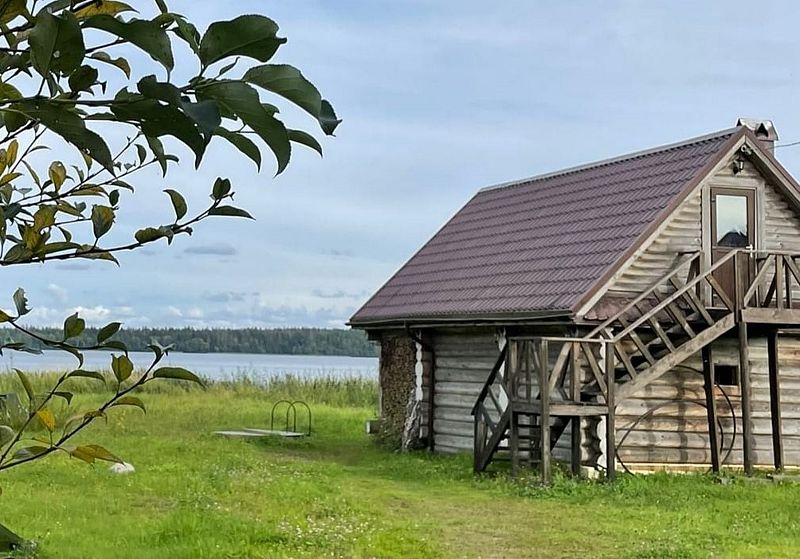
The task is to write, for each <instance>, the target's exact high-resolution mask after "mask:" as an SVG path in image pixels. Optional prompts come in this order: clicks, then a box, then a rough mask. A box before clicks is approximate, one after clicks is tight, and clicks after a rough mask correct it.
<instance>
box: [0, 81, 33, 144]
mask: <svg viewBox="0 0 800 559" xmlns="http://www.w3.org/2000/svg"><path fill="white" fill-rule="evenodd" d="M21 97H22V93H20V91H19V90H18V89H17V88H16V87H14V86H13V85H11V84H9V83H2V82H0V100H8V99H20V98H21ZM2 115H3V123H4V124H5V127H6V130H8V132H15V131H17V130H19V129H20V128H22V127H23V126H25V124H26V123H27V122H28V118H27V117H26V116H25V115H24V114H22V113H20V112H17V111H13V110H4V111H3V112H2Z"/></svg>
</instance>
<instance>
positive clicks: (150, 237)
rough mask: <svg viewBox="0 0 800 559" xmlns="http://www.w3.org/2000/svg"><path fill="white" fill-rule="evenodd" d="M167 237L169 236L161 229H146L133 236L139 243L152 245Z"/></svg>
mask: <svg viewBox="0 0 800 559" xmlns="http://www.w3.org/2000/svg"><path fill="white" fill-rule="evenodd" d="M166 236H167V234H166V233H165V232H164V230H163V229H161V228H160V227H145V228H143V229H139V230H138V231H137V232H136V233H135V234H134V235H133V237H134V238H135V239H136V242H137V243H151V242H153V241H156V240H158V239H161V238H162V237H166Z"/></svg>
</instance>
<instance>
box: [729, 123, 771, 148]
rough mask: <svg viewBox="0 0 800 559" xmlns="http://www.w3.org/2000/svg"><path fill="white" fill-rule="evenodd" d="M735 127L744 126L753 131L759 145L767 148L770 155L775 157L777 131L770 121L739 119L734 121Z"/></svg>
mask: <svg viewBox="0 0 800 559" xmlns="http://www.w3.org/2000/svg"><path fill="white" fill-rule="evenodd" d="M736 126H746V127H747V128H749V129H750V130H752V131H753V134H755V135H756V138H758V139H759V141H760V142H761V145H763V146H764V147H765V148H767V151H769V152H770V153H771V154H772V155H775V142H776V141H777V140H778V131H777V130H775V125H774V124H772V121H771V120H763V119H760V118H740V119H739V120H737V121H736Z"/></svg>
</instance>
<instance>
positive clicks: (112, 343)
mask: <svg viewBox="0 0 800 559" xmlns="http://www.w3.org/2000/svg"><path fill="white" fill-rule="evenodd" d="M102 347H103V348H104V349H117V350H119V351H124V352H125V354H126V355H127V354H128V346H126V345H125V344H124V343H123V342H121V341H119V340H108V341H107V342H103V346H102Z"/></svg>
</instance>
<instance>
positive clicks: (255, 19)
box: [199, 15, 286, 66]
mask: <svg viewBox="0 0 800 559" xmlns="http://www.w3.org/2000/svg"><path fill="white" fill-rule="evenodd" d="M277 33H278V24H276V23H275V22H274V21H272V20H271V19H269V18H268V17H264V16H260V15H244V16H239V17H237V18H236V19H233V20H231V21H217V22H214V23H212V24H211V25H209V26H208V30H207V31H206V33H205V35H203V39H202V40H201V41H200V51H199V56H200V61H201V62H202V63H203V66H209V65H211V64H213V63H214V62H216V61H218V60H222V59H223V58H227V57H229V56H237V55H241V56H247V57H250V58H255V59H256V60H259V61H261V62H266V61H267V60H269V59H270V58H272V55H274V54H275V51H277V50H278V47H280V46H281V45H282V44H284V43H285V42H286V39H284V38H282V37H278V36H277Z"/></svg>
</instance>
